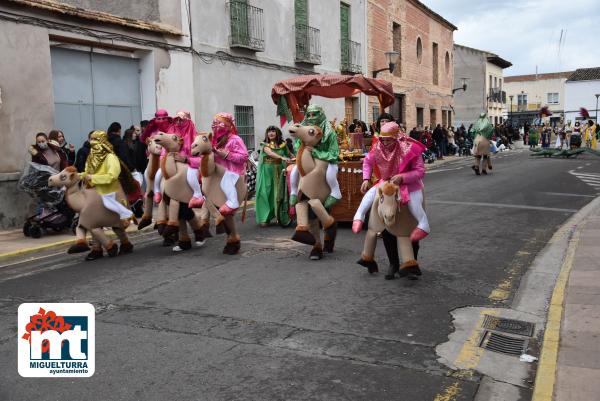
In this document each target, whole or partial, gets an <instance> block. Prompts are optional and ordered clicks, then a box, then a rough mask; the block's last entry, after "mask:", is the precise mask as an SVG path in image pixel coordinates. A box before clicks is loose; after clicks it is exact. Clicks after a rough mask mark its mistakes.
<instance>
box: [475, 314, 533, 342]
mask: <svg viewBox="0 0 600 401" xmlns="http://www.w3.org/2000/svg"><path fill="white" fill-rule="evenodd" d="M483 328H484V329H489V330H496V331H502V332H504V333H512V334H518V335H521V336H527V337H531V336H532V335H533V328H534V324H533V323H530V322H524V321H522V320H514V319H504V318H501V317H497V316H490V315H485V320H484V321H483Z"/></svg>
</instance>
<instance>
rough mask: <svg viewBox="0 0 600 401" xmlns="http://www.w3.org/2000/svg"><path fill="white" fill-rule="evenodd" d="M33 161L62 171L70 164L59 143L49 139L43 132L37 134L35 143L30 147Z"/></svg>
mask: <svg viewBox="0 0 600 401" xmlns="http://www.w3.org/2000/svg"><path fill="white" fill-rule="evenodd" d="M29 153H30V154H31V161H32V162H34V163H38V164H43V165H45V166H50V167H52V168H53V169H54V170H56V171H62V170H63V169H64V168H66V167H67V166H68V165H69V162H68V161H67V155H66V154H65V153H64V152H63V151H62V150H61V149H60V147H59V146H58V145H57V144H54V143H53V142H51V141H49V140H48V136H47V135H46V134H45V133H43V132H38V133H37V135H36V136H35V144H34V145H31V146H30V147H29Z"/></svg>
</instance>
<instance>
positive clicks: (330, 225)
mask: <svg viewBox="0 0 600 401" xmlns="http://www.w3.org/2000/svg"><path fill="white" fill-rule="evenodd" d="M308 204H309V205H310V207H311V208H312V210H313V212H314V213H315V214H316V215H317V218H318V219H319V221H320V222H321V224H322V225H323V231H325V236H326V237H327V239H328V244H331V243H332V242H333V243H335V237H336V236H337V224H336V222H335V219H334V218H333V217H332V216H331V215H330V214H329V213H328V212H327V210H326V209H325V207H324V206H323V203H321V201H320V200H319V199H311V200H309V201H308ZM331 250H332V251H333V247H331Z"/></svg>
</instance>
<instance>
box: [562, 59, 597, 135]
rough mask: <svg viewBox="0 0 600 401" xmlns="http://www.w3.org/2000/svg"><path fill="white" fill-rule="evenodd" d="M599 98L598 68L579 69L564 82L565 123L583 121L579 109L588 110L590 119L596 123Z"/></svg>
mask: <svg viewBox="0 0 600 401" xmlns="http://www.w3.org/2000/svg"><path fill="white" fill-rule="evenodd" d="M599 98H600V67H596V68H580V69H578V70H575V72H574V73H573V74H572V75H571V76H570V77H569V79H567V81H566V82H565V122H568V121H571V123H572V124H574V123H575V121H581V120H583V117H581V116H580V114H579V112H580V109H581V107H583V108H585V109H587V110H588V112H589V114H590V119H592V120H595V121H598V100H599Z"/></svg>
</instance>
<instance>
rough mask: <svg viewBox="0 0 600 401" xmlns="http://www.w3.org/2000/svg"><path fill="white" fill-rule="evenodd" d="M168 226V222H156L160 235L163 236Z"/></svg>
mask: <svg viewBox="0 0 600 401" xmlns="http://www.w3.org/2000/svg"><path fill="white" fill-rule="evenodd" d="M166 227H167V223H156V229H157V230H158V235H160V236H162V235H163V233H164V232H165V228H166Z"/></svg>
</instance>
